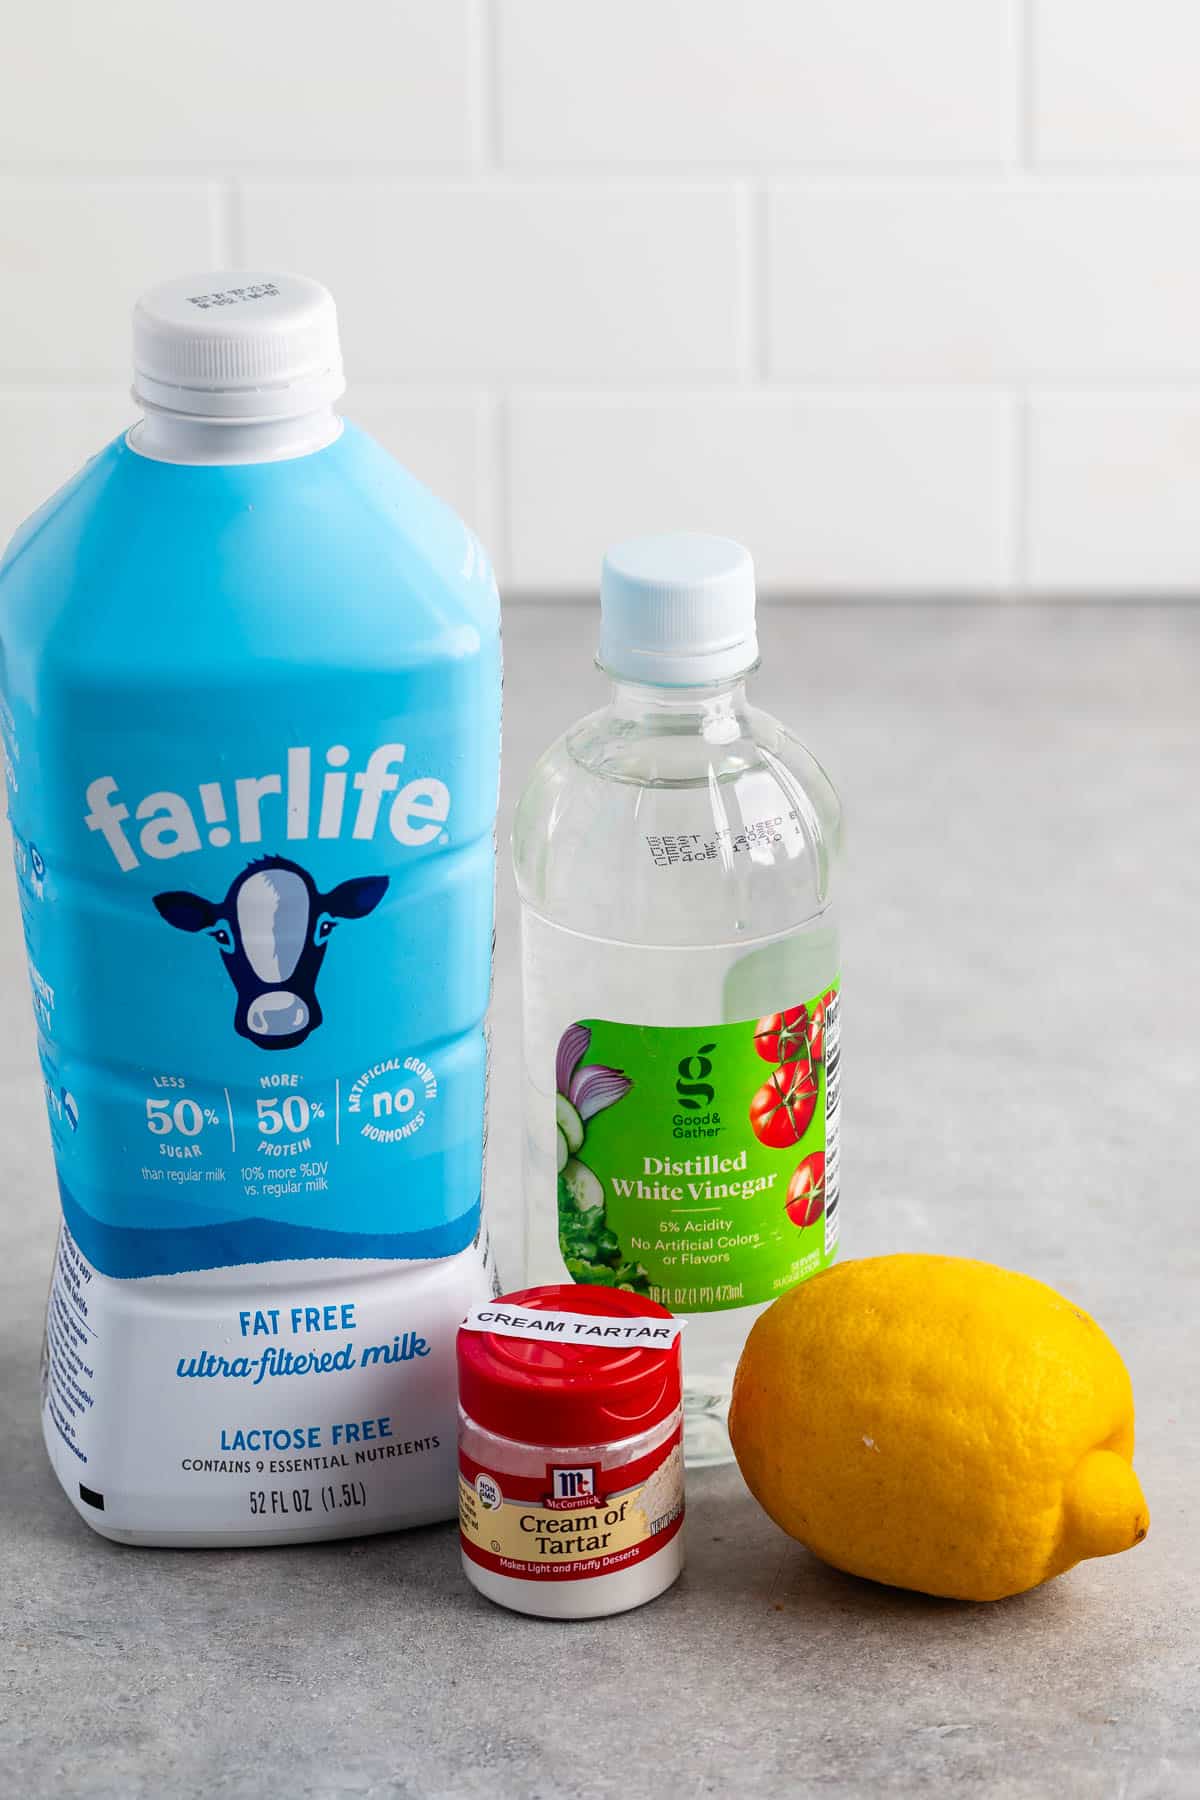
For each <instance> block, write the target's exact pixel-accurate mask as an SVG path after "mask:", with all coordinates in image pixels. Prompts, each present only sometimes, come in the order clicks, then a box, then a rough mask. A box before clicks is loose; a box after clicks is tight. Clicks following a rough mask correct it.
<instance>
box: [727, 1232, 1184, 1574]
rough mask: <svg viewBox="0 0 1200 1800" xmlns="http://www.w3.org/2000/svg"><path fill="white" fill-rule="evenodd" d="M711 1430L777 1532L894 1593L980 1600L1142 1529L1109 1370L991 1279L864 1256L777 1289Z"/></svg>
mask: <svg viewBox="0 0 1200 1800" xmlns="http://www.w3.org/2000/svg"><path fill="white" fill-rule="evenodd" d="M729 1431H730V1436H731V1438H732V1440H733V1447H734V1450H735V1452H736V1454H737V1459H738V1462H739V1464H740V1465H741V1470H742V1474H743V1475H744V1476H745V1478H746V1481H747V1484H748V1485H749V1488H750V1491H751V1493H752V1494H753V1495H754V1496H755V1498H756V1499H757V1500H758V1501H759V1503H760V1505H762V1506H763V1507H764V1508H765V1509H766V1511H767V1512H768V1513H769V1514H770V1515H771V1517H772V1518H773V1519H774V1520H775V1522H776V1524H778V1525H781V1526H782V1527H783V1529H784V1530H785V1531H786V1532H789V1533H790V1534H791V1536H792V1537H794V1538H798V1539H799V1540H800V1542H801V1543H802V1544H805V1545H807V1546H808V1548H809V1549H810V1550H812V1551H813V1552H815V1554H816V1555H817V1556H819V1557H822V1558H823V1559H824V1561H825V1562H828V1563H832V1564H833V1565H834V1567H835V1568H838V1569H845V1570H847V1571H848V1572H849V1573H850V1574H852V1575H866V1576H869V1577H870V1579H871V1580H873V1581H883V1582H887V1583H889V1584H890V1585H891V1586H893V1587H906V1588H916V1589H918V1590H920V1591H921V1592H922V1593H926V1594H944V1595H947V1596H950V1597H953V1598H956V1599H960V1600H999V1599H1001V1598H1003V1596H1004V1595H1006V1594H1019V1593H1023V1592H1024V1590H1025V1589H1026V1588H1031V1587H1036V1586H1037V1584H1038V1583H1039V1582H1041V1581H1048V1580H1049V1579H1050V1577H1051V1576H1053V1575H1061V1574H1062V1572H1063V1570H1064V1569H1069V1568H1071V1567H1072V1566H1073V1565H1074V1564H1075V1563H1077V1562H1081V1561H1082V1560H1083V1558H1084V1557H1088V1556H1111V1555H1112V1554H1114V1552H1116V1551H1118V1550H1128V1549H1129V1548H1130V1547H1131V1546H1132V1545H1133V1544H1136V1543H1139V1542H1140V1541H1141V1539H1142V1538H1144V1537H1145V1535H1146V1532H1147V1531H1148V1529H1149V1526H1150V1515H1149V1513H1148V1511H1147V1509H1146V1502H1145V1500H1144V1499H1143V1497H1142V1490H1141V1487H1140V1485H1139V1483H1138V1478H1137V1476H1136V1475H1135V1474H1134V1472H1133V1468H1132V1466H1131V1459H1132V1456H1133V1392H1132V1389H1131V1387H1130V1383H1129V1375H1128V1373H1127V1371H1126V1368H1125V1365H1124V1363H1123V1362H1122V1361H1121V1358H1120V1357H1119V1356H1118V1354H1117V1352H1116V1350H1115V1349H1114V1348H1113V1346H1112V1344H1111V1343H1110V1342H1109V1340H1108V1339H1107V1338H1106V1337H1105V1335H1104V1333H1103V1332H1102V1331H1101V1329H1100V1327H1099V1326H1098V1325H1097V1324H1096V1323H1095V1321H1094V1320H1093V1319H1090V1318H1089V1317H1088V1315H1087V1314H1086V1313H1085V1312H1082V1311H1081V1310H1080V1309H1079V1307H1077V1306H1073V1305H1072V1304H1071V1302H1070V1301H1069V1300H1064V1299H1063V1297H1062V1295H1061V1294H1056V1293H1055V1292H1054V1290H1053V1288H1048V1287H1045V1286H1044V1285H1043V1284H1042V1283H1041V1282H1040V1281H1034V1280H1032V1279H1031V1278H1030V1277H1029V1276H1028V1275H1017V1274H1014V1273H1012V1272H1011V1271H1010V1270H1008V1269H997V1268H994V1267H993V1266H992V1265H991V1264H990V1263H981V1262H970V1261H968V1260H966V1259H965V1258H961V1257H953V1256H878V1257H872V1258H867V1259H865V1260H863V1261H862V1262H847V1263H842V1264H841V1265H840V1266H839V1267H837V1268H833V1269H828V1270H827V1271H826V1272H825V1273H824V1274H823V1275H818V1276H815V1277H814V1278H813V1280H811V1281H808V1282H805V1283H803V1284H802V1285H801V1286H800V1287H797V1288H793V1289H792V1291H791V1292H790V1293H789V1294H785V1295H784V1296H783V1297H782V1299H779V1300H777V1301H776V1302H775V1304H774V1305H773V1306H772V1307H771V1308H770V1310H769V1311H768V1312H766V1313H764V1314H763V1316H762V1317H761V1318H760V1319H759V1320H758V1322H757V1324H756V1325H755V1327H754V1329H753V1331H752V1332H751V1333H750V1336H749V1338H748V1339H747V1342H746V1347H745V1349H744V1350H743V1352H742V1358H741V1362H740V1363H739V1364H738V1371H737V1376H736V1379H735V1381H734V1387H733V1402H732V1406H731V1408H730V1415H729Z"/></svg>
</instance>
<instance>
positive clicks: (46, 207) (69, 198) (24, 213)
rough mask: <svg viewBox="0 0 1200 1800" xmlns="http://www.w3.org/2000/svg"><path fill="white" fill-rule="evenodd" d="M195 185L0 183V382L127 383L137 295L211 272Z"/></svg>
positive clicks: (204, 215) (204, 207)
mask: <svg viewBox="0 0 1200 1800" xmlns="http://www.w3.org/2000/svg"><path fill="white" fill-rule="evenodd" d="M211 199H212V196H211V193H210V191H209V189H208V188H207V186H206V185H205V184H204V183H202V182H196V183H166V182H153V181H147V182H140V181H139V182H99V181H69V182H68V181H57V180H46V181H42V180H22V179H19V178H5V177H3V176H0V246H2V248H0V276H2V278H0V380H2V379H4V378H6V377H7V376H10V375H16V376H19V377H22V378H28V377H35V378H36V377H39V376H46V377H47V378H58V379H66V380H68V381H70V380H74V379H77V378H79V377H80V376H82V377H84V378H92V379H103V378H106V377H111V378H113V379H115V380H118V381H120V380H128V378H129V342H130V328H129V314H130V309H131V308H132V306H133V303H134V301H135V300H136V299H137V297H138V294H139V293H140V292H141V290H142V288H144V287H147V286H148V285H149V284H150V283H151V282H153V281H161V280H162V279H163V278H164V277H165V276H167V275H175V274H179V273H181V272H183V271H185V270H187V269H195V268H205V267H206V266H211V264H212V262H213V258H214V255H215V249H214V244H213V237H212V229H211V223H210V215H211Z"/></svg>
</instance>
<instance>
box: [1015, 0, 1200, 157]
mask: <svg viewBox="0 0 1200 1800" xmlns="http://www.w3.org/2000/svg"><path fill="white" fill-rule="evenodd" d="M1034 20H1035V37H1034V45H1033V48H1034V58H1035V64H1034V66H1035V71H1036V75H1035V81H1034V89H1033V98H1034V104H1035V141H1036V146H1037V151H1038V154H1039V155H1040V156H1042V157H1045V158H1047V159H1049V160H1054V159H1063V160H1066V161H1073V160H1080V161H1090V160H1093V159H1096V160H1101V161H1110V162H1121V161H1126V162H1129V161H1132V162H1137V161H1142V160H1145V161H1151V162H1158V161H1162V162H1173V161H1176V160H1178V159H1192V160H1196V159H1200V7H1198V6H1197V4H1196V0H1138V3H1137V5H1136V6H1134V5H1131V4H1130V0H1037V4H1036V6H1035V10H1034Z"/></svg>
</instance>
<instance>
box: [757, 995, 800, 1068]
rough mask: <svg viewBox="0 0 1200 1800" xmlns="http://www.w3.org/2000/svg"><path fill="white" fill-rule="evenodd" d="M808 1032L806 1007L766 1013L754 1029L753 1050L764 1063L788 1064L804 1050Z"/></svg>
mask: <svg viewBox="0 0 1200 1800" xmlns="http://www.w3.org/2000/svg"><path fill="white" fill-rule="evenodd" d="M807 1032H808V1008H807V1006H789V1007H788V1009H787V1011H786V1012H781V1013H768V1014H767V1016H766V1018H765V1019H760V1020H759V1021H758V1024H757V1025H756V1026H755V1027H754V1048H755V1049H756V1050H757V1051H758V1054H759V1055H760V1056H761V1057H762V1059H763V1061H764V1062H769V1063H785V1062H790V1061H791V1060H792V1058H793V1057H794V1056H795V1055H796V1054H797V1052H798V1051H800V1050H803V1048H804V1039H805V1037H806V1035H807Z"/></svg>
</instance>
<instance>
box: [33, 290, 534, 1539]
mask: <svg viewBox="0 0 1200 1800" xmlns="http://www.w3.org/2000/svg"><path fill="white" fill-rule="evenodd" d="M134 359H135V368H136V375H135V394H136V397H137V398H138V400H139V401H140V402H141V405H142V407H143V408H144V412H145V417H144V419H143V420H142V421H141V422H140V423H138V424H136V425H134V426H133V428H132V429H131V430H130V431H128V432H127V433H124V434H123V435H122V436H120V437H119V438H117V440H116V441H115V442H114V443H112V444H110V445H109V446H108V448H107V449H105V450H102V451H101V452H100V454H99V455H98V456H96V457H94V458H93V459H92V461H91V462H89V463H88V464H87V466H86V467H85V468H84V469H83V470H82V471H81V472H80V473H79V474H78V475H77V476H76V477H75V479H74V480H73V481H71V482H69V483H68V484H67V486H66V487H65V488H63V489H62V490H61V491H60V492H59V493H58V494H56V495H55V496H54V498H53V499H51V500H49V501H48V502H47V503H46V504H45V505H44V506H43V507H42V508H41V510H40V511H39V512H37V513H35V514H34V516H33V517H32V518H31V519H30V520H29V521H28V522H27V523H26V524H25V525H24V526H23V527H22V528H21V529H20V530H19V531H18V532H17V534H16V536H15V538H14V539H13V541H12V543H11V545H10V547H9V549H8V552H7V555H6V556H5V558H4V561H3V564H2V565H0V638H2V647H3V704H4V713H3V726H4V738H5V748H6V753H7V770H8V784H9V793H8V799H9V809H10V815H11V820H12V830H13V845H14V853H15V858H16V867H17V881H18V891H19V898H20V906H21V913H22V919H23V924H24V931H25V940H26V945H27V947H28V952H29V971H30V979H31V983H32V989H33V1003H34V1010H35V1013H36V1021H37V1033H38V1053H39V1056H40V1058H41V1067H42V1073H43V1076H44V1080H45V1091H46V1099H47V1103H48V1107H49V1114H50V1129H51V1133H52V1136H53V1142H54V1153H55V1159H56V1163H57V1170H58V1184H59V1193H60V1196H61V1202H62V1212H63V1223H62V1230H61V1236H60V1241H59V1247H58V1252H57V1258H56V1262H55V1268H54V1276H53V1285H52V1288H51V1293H50V1300H49V1311H48V1316H47V1326H46V1340H45V1354H44V1360H43V1378H42V1395H43V1424H44V1431H45V1438H46V1443H47V1447H48V1449H49V1453H50V1458H51V1461H52V1463H53V1465H54V1468H55V1470H56V1471H57V1473H58V1476H59V1479H60V1481H61V1482H62V1485H63V1487H64V1488H65V1490H66V1493H67V1495H68V1497H69V1498H70V1500H71V1502H72V1503H73V1505H74V1506H75V1507H76V1508H77V1510H78V1511H79V1512H80V1514H81V1515H82V1516H83V1518H85V1519H86V1520H87V1522H88V1523H89V1524H90V1525H92V1526H93V1527H94V1528H95V1529H96V1530H97V1531H99V1532H102V1533H103V1534H104V1535H105V1536H107V1537H111V1538H116V1539H119V1540H122V1541H125V1542H129V1543H141V1544H177V1545H203V1544H266V1543H278V1542H284V1541H293V1540H303V1539H306V1538H325V1537H334V1536H340V1535H346V1534H351V1533H359V1532H369V1531H383V1530H389V1529H392V1528H394V1527H396V1526H400V1525H411V1524H417V1523H420V1522H423V1521H426V1520H432V1519H440V1518H446V1517H449V1516H450V1515H451V1514H452V1513H453V1512H454V1511H455V1479H456V1478H455V1366H454V1339H455V1331H456V1328H457V1326H458V1323H459V1321H460V1320H461V1318H462V1317H463V1314H464V1312H465V1311H466V1310H467V1308H468V1307H469V1306H471V1305H472V1304H474V1303H476V1302H477V1301H478V1300H481V1299H483V1298H485V1297H486V1296H487V1294H488V1293H489V1292H490V1291H492V1288H491V1274H490V1270H489V1268H488V1266H487V1251H486V1240H485V1237H484V1233H483V1229H482V1225H481V1179H482V1178H481V1159H482V1142H483V1108H484V1088H485V1064H486V1054H487V1053H486V1039H485V1027H484V1019H485V1013H486V1009H487V1003H488V994H489V985H490V975H491V929H492V890H493V860H494V859H493V822H494V814H495V805H496V786H497V765H498V755H499V718H500V663H499V614H498V603H497V594H496V587H495V582H494V580H493V578H492V573H491V570H490V568H489V566H488V561H487V558H486V556H485V555H484V553H483V551H482V549H481V548H480V546H479V544H478V543H477V542H476V540H475V538H474V537H473V536H472V535H471V533H470V532H469V531H468V530H467V529H466V527H465V526H464V525H463V524H462V523H461V522H460V521H459V520H458V519H457V518H456V517H455V516H454V515H453V513H451V512H450V511H449V510H448V509H447V508H446V507H445V506H443V505H441V504H440V503H439V502H438V501H437V500H435V499H434V498H433V497H432V495H430V494H429V493H427V492H426V490H425V489H424V488H423V487H421V486H420V485H419V483H418V482H416V481H415V480H413V478H412V477H411V476H410V475H408V474H406V473H405V471H404V470H403V469H402V468H400V467H399V465H398V464H397V463H395V462H394V461H393V460H392V458H391V457H390V456H388V455H387V454H386V453H385V452H384V451H383V450H382V449H381V448H380V447H379V445H378V444H376V443H374V442H372V440H371V439H370V438H368V437H366V436H365V435H364V434H363V433H362V432H360V431H357V430H355V429H354V427H353V426H351V425H349V424H343V422H342V421H341V419H340V418H339V417H338V416H337V414H336V413H335V411H334V403H335V401H336V400H337V398H338V396H339V395H340V394H341V392H342V389H343V386H344V382H343V379H342V369H341V357H340V353H339V347H338V335H337V322H336V316H335V312H334V306H333V302H332V300H331V299H330V296H329V295H328V294H327V293H326V292H325V290H324V289H323V288H321V287H320V286H318V285H317V283H315V282H313V281H308V280H305V279H302V278H299V277H296V276H291V275H280V274H270V273H255V274H246V273H237V274H234V273H210V274H205V275H197V276H194V277H190V278H188V279H186V280H182V281H174V282H169V283H167V284H165V285H164V286H161V287H158V288H155V289H154V290H152V291H151V292H149V293H148V294H146V295H145V296H144V297H143V299H142V300H141V301H140V302H139V304H138V306H137V308H136V311H135V314H134Z"/></svg>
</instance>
